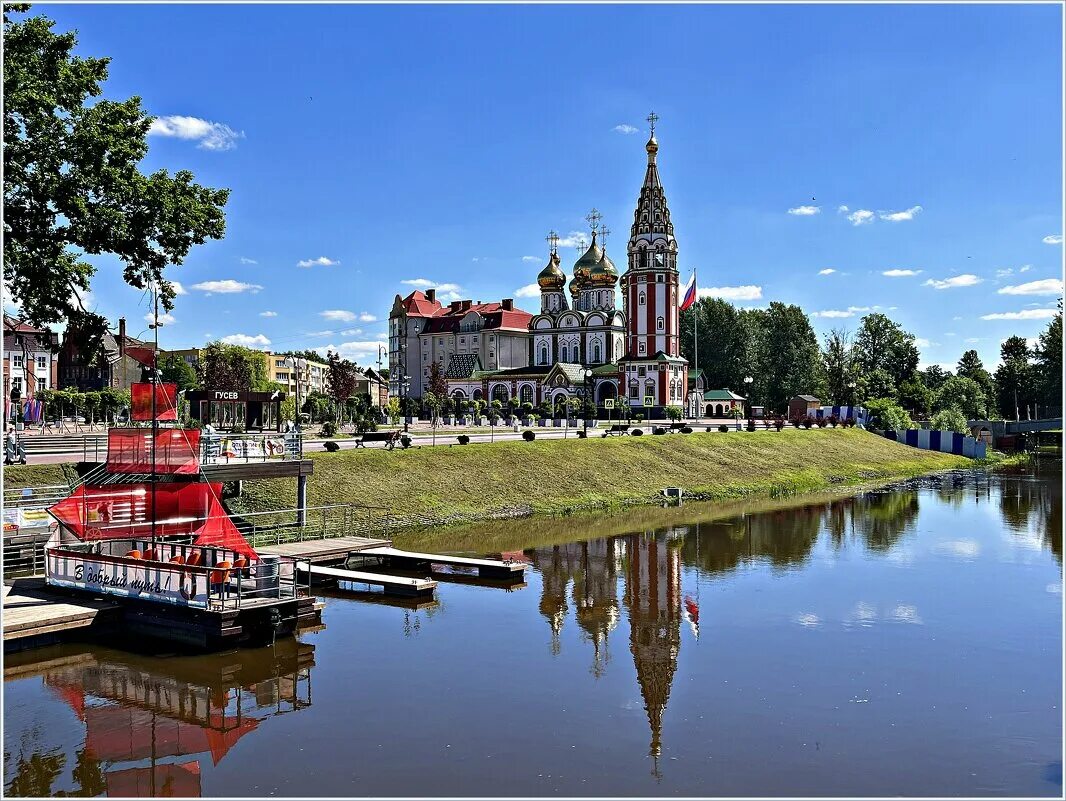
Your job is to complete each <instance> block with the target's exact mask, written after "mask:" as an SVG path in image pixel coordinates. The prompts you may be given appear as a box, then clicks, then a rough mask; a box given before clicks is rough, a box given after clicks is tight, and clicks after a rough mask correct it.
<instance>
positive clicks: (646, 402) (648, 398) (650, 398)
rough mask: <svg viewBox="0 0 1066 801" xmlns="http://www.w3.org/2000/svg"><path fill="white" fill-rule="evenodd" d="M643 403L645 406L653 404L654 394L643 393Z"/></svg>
mask: <svg viewBox="0 0 1066 801" xmlns="http://www.w3.org/2000/svg"><path fill="white" fill-rule="evenodd" d="M644 405H645V406H654V405H655V396H654V395H645V396H644Z"/></svg>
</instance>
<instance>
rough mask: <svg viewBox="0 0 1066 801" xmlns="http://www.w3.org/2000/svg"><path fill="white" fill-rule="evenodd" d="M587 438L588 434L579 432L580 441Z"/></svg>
mask: <svg viewBox="0 0 1066 801" xmlns="http://www.w3.org/2000/svg"><path fill="white" fill-rule="evenodd" d="M587 436H588V434H586V433H585V432H584V431H581V430H580V429H579V430H578V432H577V438H578V439H584V438H585V437H587Z"/></svg>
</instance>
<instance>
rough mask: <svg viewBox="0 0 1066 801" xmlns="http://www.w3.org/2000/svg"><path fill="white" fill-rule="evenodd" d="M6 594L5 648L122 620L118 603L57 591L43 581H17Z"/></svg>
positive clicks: (35, 579) (5, 590)
mask: <svg viewBox="0 0 1066 801" xmlns="http://www.w3.org/2000/svg"><path fill="white" fill-rule="evenodd" d="M3 593H4V597H3V601H4V603H3V608H4V623H3V626H4V644H5V648H7V647H8V646H9V645H11V644H14V643H15V641H18V640H37V641H39V640H41V639H42V638H47V637H48V635H59V634H61V633H62V632H66V631H71V630H73V629H80V628H85V627H87V626H92V625H93V624H95V623H103V622H105V621H110V620H117V619H118V618H119V617H121V609H120V608H119V604H118V603H117V602H115V601H110V600H103V599H97V598H88V597H85V598H82V597H77V596H74V595H72V594H66V593H59V592H55V591H53V590H50V589H49V588H48V587H47V586H46V585H45V582H44V579H43V578H24V579H15V580H14V581H12V582H11V583H10V584H4V590H3Z"/></svg>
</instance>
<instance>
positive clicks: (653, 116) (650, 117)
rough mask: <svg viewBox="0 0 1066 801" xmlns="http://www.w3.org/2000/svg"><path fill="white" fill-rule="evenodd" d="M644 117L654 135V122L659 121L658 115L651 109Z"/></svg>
mask: <svg viewBox="0 0 1066 801" xmlns="http://www.w3.org/2000/svg"><path fill="white" fill-rule="evenodd" d="M644 119H646V120H647V121H648V124H649V125H650V126H651V132H652V135H654V134H655V123H657V122H658V121H659V115H658V114H656V113H655V112H654V111H653V112H652V113H651V114H649V115H648V116H647V117H645V118H644Z"/></svg>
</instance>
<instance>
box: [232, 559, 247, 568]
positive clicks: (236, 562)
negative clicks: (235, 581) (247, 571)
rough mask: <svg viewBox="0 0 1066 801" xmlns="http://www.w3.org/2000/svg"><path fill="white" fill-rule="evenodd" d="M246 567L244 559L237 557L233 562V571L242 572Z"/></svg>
mask: <svg viewBox="0 0 1066 801" xmlns="http://www.w3.org/2000/svg"><path fill="white" fill-rule="evenodd" d="M246 567H248V560H247V559H245V558H244V557H243V556H238V557H237V558H236V559H234V560H233V569H234V570H244V568H246Z"/></svg>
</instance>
